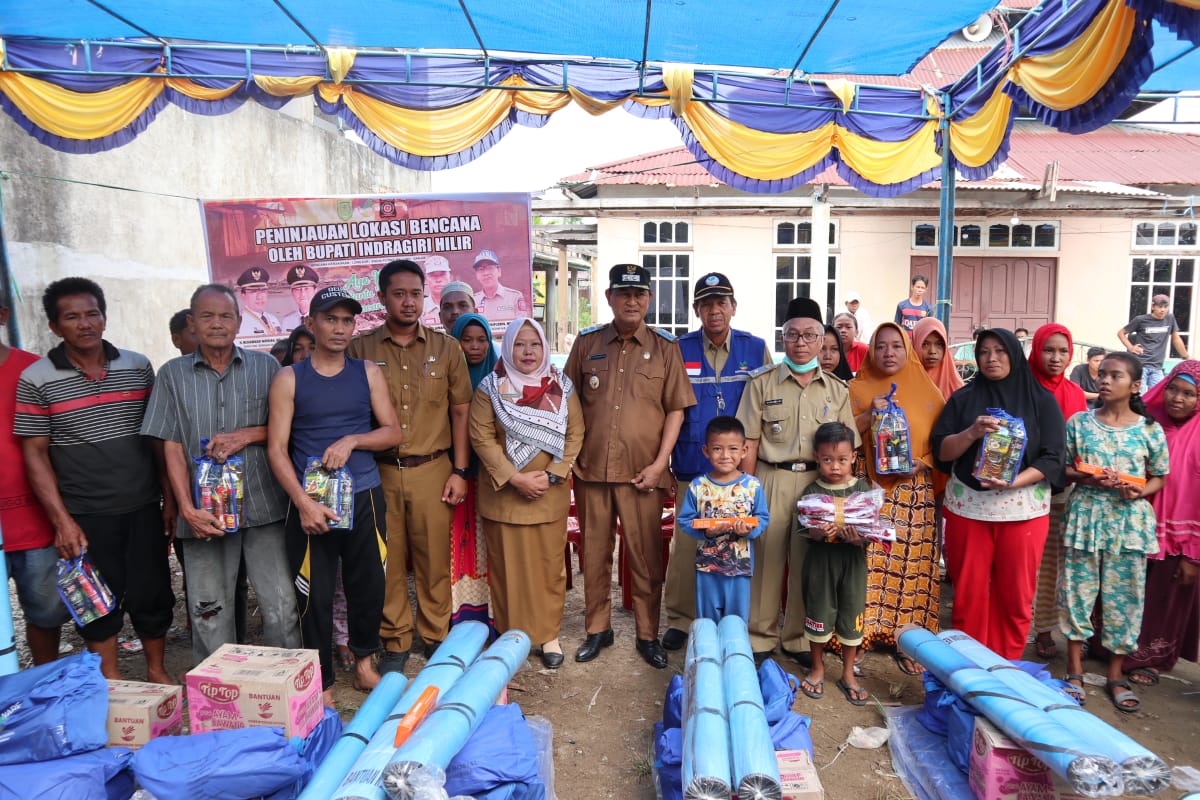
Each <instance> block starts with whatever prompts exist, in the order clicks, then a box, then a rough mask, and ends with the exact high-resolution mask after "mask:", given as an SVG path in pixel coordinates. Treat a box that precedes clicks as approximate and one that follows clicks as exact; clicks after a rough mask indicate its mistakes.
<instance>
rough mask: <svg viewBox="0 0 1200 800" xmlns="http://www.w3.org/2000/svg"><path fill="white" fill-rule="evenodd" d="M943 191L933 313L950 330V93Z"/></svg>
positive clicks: (946, 100)
mask: <svg viewBox="0 0 1200 800" xmlns="http://www.w3.org/2000/svg"><path fill="white" fill-rule="evenodd" d="M942 108H943V109H944V111H945V114H944V115H943V116H942V120H941V124H940V126H939V127H940V128H941V133H942V188H941V193H940V194H941V198H940V203H939V204H938V271H937V302H936V303H935V308H934V313H936V314H937V318H938V319H939V320H941V321H942V324H943V325H945V326H946V330H947V331H949V330H950V296H951V292H950V283H951V281H952V280H953V273H954V159H953V157H952V155H951V152H950V94H949V93H945V94H943V95H942Z"/></svg>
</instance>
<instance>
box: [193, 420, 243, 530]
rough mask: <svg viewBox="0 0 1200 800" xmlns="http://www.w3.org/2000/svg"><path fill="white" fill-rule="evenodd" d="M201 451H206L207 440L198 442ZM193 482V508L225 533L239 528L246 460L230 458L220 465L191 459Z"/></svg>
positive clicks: (203, 458) (207, 459)
mask: <svg viewBox="0 0 1200 800" xmlns="http://www.w3.org/2000/svg"><path fill="white" fill-rule="evenodd" d="M200 449H201V451H203V450H207V449H208V440H207V439H201V440H200ZM192 460H193V461H194V462H196V479H195V481H193V482H192V483H193V491H194V493H195V496H194V497H193V498H192V501H193V502H194V503H195V504H196V508H198V509H200V510H201V511H207V512H208V513H210V514H212V515H213V516H214V517H216V518H217V521H218V522H219V523H220V524H221V528H222V529H224V530H225V532H226V533H233V532H234V531H236V530H238V529H239V528H241V527H242V503H243V502H244V501H245V499H246V480H245V475H246V460H245V459H244V458H242V457H241V456H230V457H229V458H227V459H226V460H225V462H224V463H222V462H220V461H217V460H216V459H214V458H213V457H212V456H200V457H199V458H193V459H192Z"/></svg>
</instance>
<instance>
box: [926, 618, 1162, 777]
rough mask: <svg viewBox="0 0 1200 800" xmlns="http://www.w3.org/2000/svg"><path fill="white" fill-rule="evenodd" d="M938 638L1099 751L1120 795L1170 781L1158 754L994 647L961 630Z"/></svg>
mask: <svg viewBox="0 0 1200 800" xmlns="http://www.w3.org/2000/svg"><path fill="white" fill-rule="evenodd" d="M938 638H939V639H941V640H942V641H943V642H945V643H946V644H948V645H950V647H952V648H954V649H955V650H956V651H957V652H959V653H961V654H962V655H963V656H965V657H966V658H967V659H968V660H969V661H971V662H973V663H975V664H978V665H979V666H980V667H982V668H983V669H985V670H987V671H988V672H990V673H991V674H992V675H995V676H996V677H997V678H999V679H1000V680H1001V681H1003V682H1004V684H1005V685H1006V686H1008V687H1009V688H1011V689H1012V690H1013V692H1014V693H1016V694H1018V695H1019V696H1021V697H1023V698H1025V699H1026V700H1028V701H1029V702H1031V703H1034V704H1036V705H1038V706H1040V707H1041V709H1042V710H1043V711H1045V712H1046V714H1048V715H1049V716H1050V717H1051V718H1052V719H1054V720H1055V721H1056V722H1058V723H1060V724H1061V725H1062V726H1063V727H1064V728H1066V729H1067V730H1069V731H1070V732H1071V733H1072V734H1073V735H1074V736H1075V737H1076V738H1075V741H1076V746H1078V747H1079V748H1080V749H1086V750H1090V751H1092V752H1096V753H1101V754H1103V755H1105V756H1108V757H1109V758H1111V759H1112V760H1113V761H1115V762H1117V764H1119V765H1120V767H1121V776H1122V778H1123V779H1124V782H1125V790H1124V791H1125V794H1138V795H1150V794H1157V793H1158V792H1161V791H1162V790H1164V789H1166V788H1167V787H1168V786H1170V785H1171V768H1170V767H1169V766H1167V764H1166V762H1164V761H1163V760H1162V759H1161V758H1159V757H1158V756H1156V755H1155V754H1154V753H1152V752H1150V751H1149V750H1147V749H1146V748H1145V747H1143V746H1142V745H1140V744H1138V743H1137V742H1136V741H1135V740H1133V739H1131V738H1130V737H1129V736H1127V735H1125V734H1124V733H1122V732H1121V731H1120V730H1118V729H1117V728H1114V727H1113V726H1112V725H1109V724H1108V723H1107V722H1105V721H1104V720H1102V719H1100V718H1099V717H1097V716H1095V715H1094V714H1091V713H1088V712H1087V711H1084V710H1083V709H1082V708H1080V707H1079V706H1076V705H1072V704H1070V703H1064V702H1063V698H1062V697H1061V696H1060V695H1059V694H1058V692H1056V691H1055V690H1054V689H1052V688H1050V687H1049V686H1047V685H1046V684H1044V683H1042V682H1041V681H1039V680H1037V679H1036V678H1034V677H1033V676H1032V675H1030V674H1029V673H1027V672H1025V671H1024V670H1022V669H1021V668H1020V667H1016V666H1014V665H1013V664H1012V663H1011V662H1009V661H1008V660H1007V659H1005V658H1003V657H1002V656H1000V655H999V654H998V653H996V652H995V651H994V650H990V649H988V648H987V647H984V646H983V645H982V644H981V643H980V642H979V641H978V640H976V639H974V638H972V637H971V636H968V635H967V634H965V633H963V632H962V631H953V630H951V631H942V633H941V634H939V636H938Z"/></svg>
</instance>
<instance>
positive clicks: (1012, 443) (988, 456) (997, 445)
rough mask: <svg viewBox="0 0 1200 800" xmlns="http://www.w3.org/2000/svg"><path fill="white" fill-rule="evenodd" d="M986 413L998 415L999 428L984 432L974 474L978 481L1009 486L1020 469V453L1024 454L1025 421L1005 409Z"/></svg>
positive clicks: (989, 410) (995, 409)
mask: <svg viewBox="0 0 1200 800" xmlns="http://www.w3.org/2000/svg"><path fill="white" fill-rule="evenodd" d="M987 413H988V415H989V416H991V417H995V419H996V420H997V421H998V422H999V423H1000V428H999V429H998V430H994V431H989V432H988V433H985V434H984V435H983V441H982V443H981V444H980V446H979V455H978V457H976V459H975V471H974V472H973V473H972V474H973V475H974V476H975V477H976V478H977V479H978V480H981V481H994V482H996V483H1003V484H1005V485H1006V486H1007V485H1009V484H1011V483H1012V482H1013V480H1014V479H1016V477H1017V473H1018V472H1020V471H1021V456H1023V455H1024V454H1025V421H1024V420H1022V419H1020V418H1018V417H1013V416H1010V415H1009V414H1008V412H1007V411H1005V410H1004V409H1002V408H989V409H988V410H987Z"/></svg>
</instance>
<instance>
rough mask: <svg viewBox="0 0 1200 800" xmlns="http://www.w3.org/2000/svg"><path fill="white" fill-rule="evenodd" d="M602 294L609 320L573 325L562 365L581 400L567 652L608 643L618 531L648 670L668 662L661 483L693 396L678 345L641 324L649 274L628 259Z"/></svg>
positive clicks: (588, 655)
mask: <svg viewBox="0 0 1200 800" xmlns="http://www.w3.org/2000/svg"><path fill="white" fill-rule="evenodd" d="M608 280H609V289H608V291H606V292H605V293H604V296H605V298H606V299H607V300H608V304H609V307H610V308H612V311H613V321H612V322H611V323H609V324H607V325H597V326H596V327H594V328H590V329H588V330H586V331H584V332H582V333H580V334H579V338H578V339H576V340H575V345H574V346H573V347H572V348H571V354H570V355H569V356H568V357H567V366H566V369H565V370H564V371H565V372H566V374H567V377H569V378H570V379H571V380H572V382H574V384H575V391H576V392H578V393H579V399H580V402H581V404H582V406H583V418H584V423H585V428H586V432H585V433H584V439H583V449H582V450H581V451H580V454H579V458H578V460H577V461H576V462H575V501H576V504H577V506H578V508H579V523H580V528H581V529H582V531H583V569H584V584H583V593H584V602H585V604H586V607H587V612H586V613H587V620H586V621H587V638H586V639H585V640H584V642H583V644H582V645H580V647H579V650H578V651H577V652H576V653H575V660H576V661H591V660H592V659H593V658H595V657H596V656H597V655H599V654H600V649H601V648H602V647H608V646H610V645H611V644H612V643H613V632H612V551H613V536H614V535H615V532H616V524H615V523H616V521H617V519H619V520H620V523H621V527H622V529H623V531H624V537H625V548H626V553H627V554H628V558H629V567H630V569H629V572H630V580H631V582H632V584H633V586H632V589H633V613H634V618H635V620H636V623H637V650H638V652H639V653H641V655H642V658H644V659H645V660H646V663H648V664H650V665H651V666H652V667H655V668H656V669H662V668H664V667H665V666H666V665H667V653H666V651H665V650H663V648H662V645H661V644H660V643H659V641H658V617H659V612H660V610H661V606H662V584H663V565H662V521H661V520H662V506H663V490H665V489H667V488H668V487H670V485H671V473H670V471H669V470H668V469H667V466H668V462H669V460H670V457H671V448H673V447H674V446H675V439H676V437H678V435H679V428H680V425H682V424H683V410H684V409H685V408H687V407H689V406H692V405H694V404H695V402H696V399H695V397H694V396H693V394H692V387H691V384H690V383H688V378H687V373H686V372H685V370H684V368H683V359H682V357H681V356H680V354H679V346H678V345H676V344H675V340H674V338H673V337H671V336H670V335H668V334H666V333H663V332H662V331H658V330H654V329H652V328H648V327H646V323H645V322H644V319H645V317H646V310H647V309H648V308H649V307H650V299H651V293H650V273H649V272H648V271H646V269H645V268H643V267H639V266H637V265H636V264H618V265H617V266H615V267H613V268H612V269H611V270H610V271H609V278H608Z"/></svg>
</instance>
